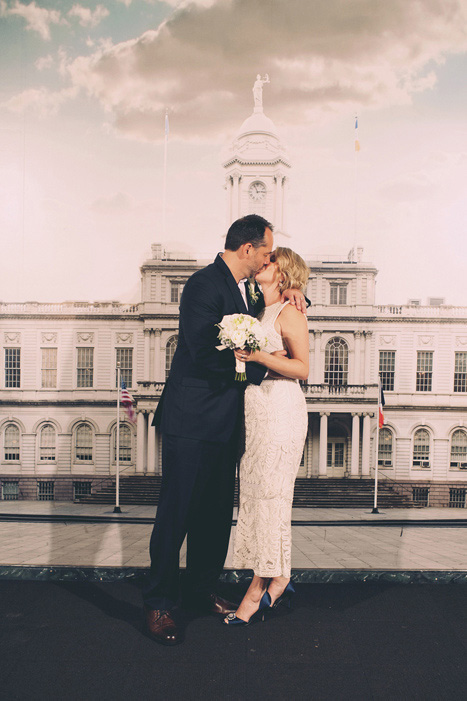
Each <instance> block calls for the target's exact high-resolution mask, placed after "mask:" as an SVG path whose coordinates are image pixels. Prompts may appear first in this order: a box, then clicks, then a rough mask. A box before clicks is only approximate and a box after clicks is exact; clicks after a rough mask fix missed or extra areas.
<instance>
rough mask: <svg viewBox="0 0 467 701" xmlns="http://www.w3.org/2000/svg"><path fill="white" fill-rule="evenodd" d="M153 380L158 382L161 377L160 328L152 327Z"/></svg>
mask: <svg viewBox="0 0 467 701" xmlns="http://www.w3.org/2000/svg"><path fill="white" fill-rule="evenodd" d="M154 344H155V348H154V380H155V382H160V381H161V379H160V377H161V330H160V329H154Z"/></svg>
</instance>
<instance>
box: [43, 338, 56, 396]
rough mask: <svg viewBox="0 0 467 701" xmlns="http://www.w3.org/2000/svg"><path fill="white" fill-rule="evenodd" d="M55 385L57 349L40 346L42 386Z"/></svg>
mask: <svg viewBox="0 0 467 701" xmlns="http://www.w3.org/2000/svg"><path fill="white" fill-rule="evenodd" d="M56 386H57V349H56V348H42V388H43V389H51V388H55V387H56Z"/></svg>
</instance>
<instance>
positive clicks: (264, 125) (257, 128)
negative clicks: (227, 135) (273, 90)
mask: <svg viewBox="0 0 467 701" xmlns="http://www.w3.org/2000/svg"><path fill="white" fill-rule="evenodd" d="M251 133H255V134H258V133H263V134H271V135H272V136H275V137H277V138H279V134H278V133H277V129H276V127H275V124H274V122H273V121H272V119H269V117H266V115H265V114H264V112H253V114H252V115H250V116H249V117H248V118H247V119H245V121H244V122H243V124H242V126H241V127H240V129H239V130H238V133H237V138H239V137H240V136H244V135H245V134H251Z"/></svg>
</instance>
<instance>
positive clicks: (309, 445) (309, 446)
mask: <svg viewBox="0 0 467 701" xmlns="http://www.w3.org/2000/svg"><path fill="white" fill-rule="evenodd" d="M308 418H310V414H308ZM312 466H313V421H311V423H310V421H308V433H307V435H306V476H307V477H311V471H312Z"/></svg>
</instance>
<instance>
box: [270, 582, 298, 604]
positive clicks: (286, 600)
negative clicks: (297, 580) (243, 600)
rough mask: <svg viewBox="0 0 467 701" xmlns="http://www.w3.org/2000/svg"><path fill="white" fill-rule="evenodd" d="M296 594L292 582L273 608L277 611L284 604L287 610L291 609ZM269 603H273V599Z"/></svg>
mask: <svg viewBox="0 0 467 701" xmlns="http://www.w3.org/2000/svg"><path fill="white" fill-rule="evenodd" d="M266 593H267V592H266ZM295 593H296V592H295V589H294V585H293V584H292V582H289V583H288V584H287V586H286V588H285V589H284V591H283V592H282V594H281V595H280V596H278V597H277V599H276V600H275V602H274V603H273V604H272V608H273V609H276V608H278V607H279V606H280V605H281V604H283V605H284V606H287V608H291V606H292V597H293V595H294V594H295ZM269 601H271V597H269Z"/></svg>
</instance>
